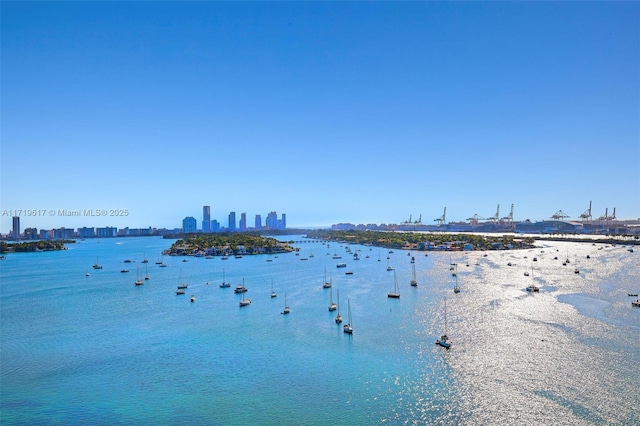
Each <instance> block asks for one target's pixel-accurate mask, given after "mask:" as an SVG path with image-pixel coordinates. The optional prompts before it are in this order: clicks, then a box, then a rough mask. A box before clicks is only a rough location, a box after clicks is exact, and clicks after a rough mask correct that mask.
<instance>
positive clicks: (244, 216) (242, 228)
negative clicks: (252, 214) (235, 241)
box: [238, 213, 247, 232]
mask: <svg viewBox="0 0 640 426" xmlns="http://www.w3.org/2000/svg"><path fill="white" fill-rule="evenodd" d="M238 230H239V231H240V232H245V231H246V230H247V214H246V213H240V225H239V226H238Z"/></svg>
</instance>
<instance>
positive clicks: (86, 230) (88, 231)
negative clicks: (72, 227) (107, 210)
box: [78, 226, 96, 238]
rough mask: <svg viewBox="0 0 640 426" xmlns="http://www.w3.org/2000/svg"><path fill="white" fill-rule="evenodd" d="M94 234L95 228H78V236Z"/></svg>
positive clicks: (91, 235) (85, 236)
mask: <svg viewBox="0 0 640 426" xmlns="http://www.w3.org/2000/svg"><path fill="white" fill-rule="evenodd" d="M95 236H96V230H95V228H87V227H86V226H84V227H82V228H78V237H80V238H93V237H95Z"/></svg>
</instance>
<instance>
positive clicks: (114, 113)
mask: <svg viewBox="0 0 640 426" xmlns="http://www.w3.org/2000/svg"><path fill="white" fill-rule="evenodd" d="M0 7H1V8H2V9H1V11H2V15H1V19H2V29H1V32H2V34H1V35H2V39H1V43H2V62H1V67H2V69H1V70H2V76H1V78H2V93H1V101H2V146H1V149H2V151H1V154H2V158H1V166H2V171H1V179H2V183H1V191H2V194H1V199H0V201H1V203H0V204H1V206H0V207H1V208H2V209H3V211H7V210H9V209H42V210H47V211H48V210H50V209H55V210H57V209H69V210H74V209H107V210H110V209H128V216H127V217H125V218H118V217H101V218H90V217H78V218H75V217H73V218H60V217H56V216H50V215H49V214H44V215H43V216H41V217H37V218H28V217H22V219H21V220H22V227H23V228H25V227H28V226H35V227H37V228H52V227H60V226H66V227H73V228H75V227H80V226H107V225H111V226H118V227H124V226H130V227H148V226H153V227H168V228H174V227H179V226H181V221H182V219H183V218H184V217H185V216H194V217H196V218H197V219H198V221H200V220H201V219H202V206H203V205H210V206H211V211H212V218H214V219H218V220H219V221H220V222H222V223H223V225H226V222H227V214H228V213H229V211H236V212H237V215H238V216H239V215H240V213H242V212H246V213H247V215H248V218H249V223H250V224H253V217H254V215H255V214H261V215H262V217H263V220H264V218H265V217H266V215H267V213H268V212H270V211H272V210H275V211H277V212H278V214H281V213H286V214H287V219H288V225H289V226H325V225H331V224H333V223H338V222H353V223H398V222H401V221H404V220H406V219H408V217H409V215H410V214H411V215H413V219H416V218H417V217H418V216H419V215H420V214H422V219H423V223H433V219H435V218H437V217H439V216H440V215H441V214H442V210H443V208H444V207H445V206H446V207H447V219H448V220H464V219H466V218H468V217H471V216H473V215H474V214H476V213H477V214H478V215H480V216H484V217H489V216H492V215H493V214H494V212H495V210H496V206H497V205H498V204H500V206H501V215H505V216H506V215H507V214H508V212H509V209H510V205H511V204H512V203H513V204H514V205H515V209H514V217H515V219H516V220H524V219H531V220H540V219H545V218H548V217H549V216H551V215H552V214H553V213H555V212H556V211H557V210H560V209H561V210H563V211H564V212H566V213H568V214H570V215H571V217H572V218H577V217H578V216H579V215H580V214H581V213H582V212H583V211H585V210H586V209H587V208H588V206H589V201H591V200H592V201H593V214H594V215H595V216H599V215H602V214H604V212H605V208H607V207H608V208H609V213H611V210H612V209H613V207H616V209H617V210H616V213H617V216H618V217H619V218H638V217H640V177H639V170H640V84H639V83H640V77H639V76H640V3H638V2H524V3H522V2H442V3H441V2H399V3H398V2H393V3H392V2H372V3H371V2H366V3H362V2H276V3H272V2H259V3H254V2H248V3H246V2H189V3H184V2H61V3H57V2H7V1H3V2H2V3H1V6H0ZM10 229H11V218H10V217H9V216H7V215H3V216H2V217H1V222H0V230H1V231H2V232H3V233H6V232H8V231H9V230H10Z"/></svg>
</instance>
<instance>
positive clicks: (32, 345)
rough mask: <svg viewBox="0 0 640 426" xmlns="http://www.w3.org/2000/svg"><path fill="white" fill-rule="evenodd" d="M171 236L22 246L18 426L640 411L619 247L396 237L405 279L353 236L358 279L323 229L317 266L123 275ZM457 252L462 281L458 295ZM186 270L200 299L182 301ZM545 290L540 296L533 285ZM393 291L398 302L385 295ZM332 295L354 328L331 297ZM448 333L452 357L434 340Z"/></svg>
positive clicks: (13, 331)
mask: <svg viewBox="0 0 640 426" xmlns="http://www.w3.org/2000/svg"><path fill="white" fill-rule="evenodd" d="M283 238H284V237H283ZM302 238H303V237H302V236H301V237H297V238H296V239H302ZM171 243H172V240H162V239H160V238H153V237H148V238H118V239H114V240H111V241H102V242H100V243H97V241H95V240H87V241H82V242H78V243H76V244H70V245H69V248H68V250H62V251H57V252H41V253H12V254H9V255H7V256H6V259H5V260H3V263H2V268H3V270H2V274H3V284H2V291H1V294H0V296H1V300H0V302H1V303H0V309H1V311H0V312H1V315H2V316H1V319H2V330H3V333H2V365H1V376H0V379H1V381H0V383H1V388H0V389H1V399H0V409H1V410H2V418H3V423H5V422H6V423H7V424H16V423H20V424H42V423H52V422H53V423H62V424H70V423H86V424H132V423H137V424H140V423H142V424H149V423H155V424H176V423H181V424H256V423H259V424H284V423H291V422H294V423H304V424H311V425H315V424H318V425H319V424H325V423H326V422H327V421H332V422H335V423H336V424H350V425H370V424H380V423H388V424H405V423H408V424H490V423H495V422H496V421H501V422H506V423H509V422H514V421H515V422H517V423H521V424H534V423H536V424H558V419H559V418H562V419H563V420H562V422H560V423H561V424H594V425H595V424H603V423H608V422H610V421H611V419H615V422H616V423H619V424H638V423H640V415H639V414H638V412H637V409H636V408H637V407H638V406H639V405H640V396H639V395H638V393H637V383H638V381H639V380H640V372H639V371H638V369H637V365H639V364H640V339H638V336H639V335H640V309H637V308H636V307H634V306H632V304H631V303H630V302H635V301H636V300H635V299H636V297H633V298H632V297H630V296H631V295H636V294H637V293H638V291H640V257H638V255H637V253H633V252H630V251H628V250H627V247H625V246H624V245H622V244H619V245H601V244H598V245H595V246H594V245H591V244H584V243H572V242H566V243H565V242H544V243H540V246H539V247H536V248H531V249H526V250H503V251H491V252H480V251H477V252H454V253H451V252H429V253H428V256H424V255H423V254H419V255H415V253H414V252H412V253H411V254H412V256H413V257H411V256H408V254H407V252H406V251H404V250H397V249H394V250H393V252H390V253H389V254H388V256H389V257H390V261H391V262H392V264H393V265H394V274H395V276H396V277H397V279H396V277H393V278H392V277H391V274H389V273H388V272H386V265H385V264H384V263H382V262H378V260H377V259H378V258H379V256H376V255H375V252H376V251H379V250H381V249H380V248H376V247H369V246H364V245H358V244H350V245H349V249H350V250H352V251H356V250H361V252H362V256H361V257H360V260H359V261H358V262H352V263H353V265H351V264H350V265H349V266H350V269H351V270H353V272H354V274H353V275H345V274H342V273H340V274H337V275H334V276H332V277H326V278H325V272H324V271H325V268H328V269H329V271H332V270H335V267H336V266H335V265H336V264H335V260H333V259H332V254H334V253H340V254H344V253H346V248H347V247H344V246H341V245H340V244H339V243H337V242H331V243H330V244H331V248H330V249H329V247H328V244H327V243H323V242H321V241H316V242H313V243H309V244H300V245H299V246H298V247H299V248H300V256H304V257H306V258H307V261H306V262H298V260H300V258H299V257H296V256H295V254H294V253H286V254H280V256H279V257H278V258H273V259H272V260H273V261H272V262H268V263H267V262H265V258H266V256H243V257H242V258H239V259H237V260H235V261H226V262H222V259H221V258H220V257H217V256H214V257H213V258H211V259H205V258H204V257H189V258H188V260H190V261H189V262H188V263H184V262H182V260H184V259H185V257H181V256H165V257H164V262H163V263H164V264H166V265H167V267H166V268H160V267H158V266H160V265H156V266H155V267H153V265H151V267H152V268H151V269H152V270H151V271H150V273H152V274H153V280H150V281H148V282H146V283H145V285H144V286H134V285H132V280H131V277H130V276H128V275H127V274H121V273H120V270H121V268H122V266H121V265H122V259H128V258H135V257H136V254H138V253H142V252H146V253H159V252H160V251H162V250H164V249H166V248H167V247H168V246H169V245H170V244H171ZM312 252H313V253H315V254H316V256H314V257H311V256H310V254H311V253H312ZM567 253H569V255H570V256H571V259H573V258H574V257H575V258H578V259H582V260H581V261H580V274H575V273H574V270H573V268H571V269H569V268H566V267H563V266H562V261H561V260H557V259H554V257H558V256H559V257H560V259H565V258H566V257H567ZM365 254H368V255H370V257H366V256H365ZM587 255H589V256H590V258H589V259H588V260H586V259H587V257H586V256H587ZM525 256H527V258H528V259H529V260H530V259H531V258H533V257H536V258H537V260H536V267H535V274H532V276H528V277H527V276H524V275H523V273H522V268H517V267H516V266H523V265H530V263H527V259H525ZM138 257H139V255H138ZM97 258H99V259H100V265H101V266H102V269H99V270H96V269H92V264H94V263H96V264H97V260H96V259H97ZM412 261H413V263H412ZM452 263H455V264H456V265H457V270H456V278H460V280H461V281H462V282H463V283H464V291H463V292H460V293H459V294H456V295H454V294H452V291H451V286H452V276H451V271H450V270H449V268H450V266H451V264H452ZM508 263H512V265H514V266H513V267H509V266H506V265H507V264H508ZM223 265H224V268H223ZM331 268H333V269H331ZM414 268H415V273H414ZM88 271H91V272H92V273H91V274H90V275H87V274H88ZM141 272H142V271H140V276H142V274H141ZM137 274H138V272H137ZM129 275H130V274H129ZM329 278H331V279H329ZM221 279H222V281H224V282H227V280H228V282H231V283H234V287H235V286H236V285H238V286H241V287H244V285H240V284H237V283H243V281H246V283H247V285H248V286H249V287H250V294H251V301H250V302H248V301H249V299H247V298H246V296H245V295H244V294H235V293H234V292H232V291H227V290H225V289H224V288H220V286H216V285H206V284H205V283H208V282H220V280H221ZM176 280H177V282H178V284H182V283H183V282H184V283H189V285H188V289H189V292H190V294H191V296H190V297H176ZM412 280H416V281H419V282H420V286H415V287H414V286H412V285H411V284H410V283H411V282H412ZM327 281H330V282H332V286H331V287H330V288H329V290H323V285H322V284H323V283H325V282H327ZM532 283H535V285H536V286H537V287H538V288H539V291H538V292H535V293H533V292H528V291H526V288H527V286H529V285H531V284H532ZM392 285H393V287H394V291H393V292H394V293H396V285H397V287H398V293H400V292H403V293H404V294H403V296H402V299H393V298H389V297H388V292H389V290H390V287H391V286H392ZM244 288H246V287H244ZM409 289H411V291H409ZM179 290H182V292H181V293H180V294H184V289H179ZM333 290H336V291H335V292H333ZM276 292H281V293H283V295H284V297H283V299H284V300H282V301H279V300H278V299H279V298H276V297H273V298H272V297H271V295H272V294H274V293H276ZM334 296H337V297H336V299H335V302H337V303H336V305H337V312H338V313H342V315H344V320H343V323H340V322H338V321H337V320H336V318H335V316H336V315H335V314H336V312H335V311H333V310H332V309H329V310H328V308H327V302H329V306H332V305H333V304H334V299H333V297H334ZM196 298H197V301H198V302H197V303H192V302H195V300H196ZM445 300H446V302H445ZM341 301H343V304H342V305H340V302H341ZM283 302H284V308H285V310H283ZM241 303H242V304H246V305H248V303H250V307H247V308H246V309H238V306H239V304H241ZM445 303H446V308H445ZM246 305H245V306H246ZM289 308H290V309H291V312H292V313H291V315H282V314H281V313H285V312H289ZM445 316H446V327H445ZM352 317H353V320H354V321H355V327H354V328H352V329H349V330H347V329H346V328H344V327H343V326H344V325H350V326H352V325H353V323H352V319H351V318H352ZM285 318H286V319H285ZM445 328H446V330H445ZM443 333H444V334H445V335H446V336H447V340H449V339H450V341H452V342H454V344H451V345H450V349H448V350H443V348H442V347H440V346H439V345H434V342H436V341H437V340H439V339H441V337H442V335H443ZM612 334H615V335H616V336H617V339H616V340H615V341H611V339H609V338H608V336H611V335H612ZM283 347H286V351H283V350H282V348H283ZM587 353H588V354H589V356H587V357H585V355H584V354H587ZM523 359H527V360H528V361H527V362H526V363H523V362H522V360H523ZM185 360H188V364H185ZM328 371H330V372H332V380H326V374H327V372H328ZM585 377H588V378H589V380H585V379H584V378H585ZM614 386H615V389H616V391H615V392H610V391H609V390H610V389H611V388H612V387H614ZM54 395H55V396H54ZM317 395H326V397H324V398H317ZM141 400H144V401H145V403H144V404H140V403H139V401H141ZM258 406H260V407H261V408H260V409H258V408H251V407H258ZM515 419H517V420H515Z"/></svg>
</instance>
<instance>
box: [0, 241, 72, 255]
mask: <svg viewBox="0 0 640 426" xmlns="http://www.w3.org/2000/svg"><path fill="white" fill-rule="evenodd" d="M68 243H75V241H74V240H39V241H25V242H23V243H6V242H4V241H0V253H7V252H16V253H20V252H34V251H54V250H66V249H67V248H66V247H65V244H68Z"/></svg>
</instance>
